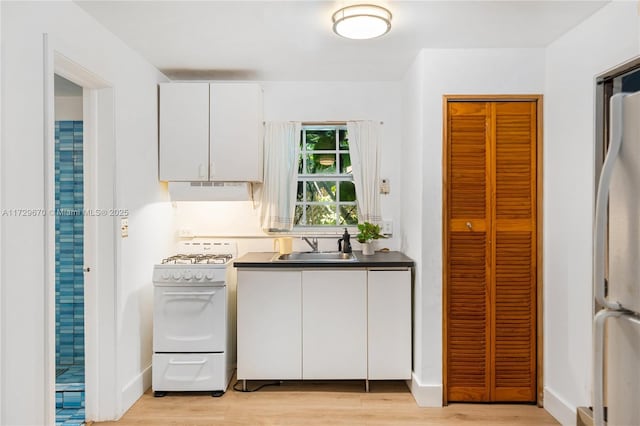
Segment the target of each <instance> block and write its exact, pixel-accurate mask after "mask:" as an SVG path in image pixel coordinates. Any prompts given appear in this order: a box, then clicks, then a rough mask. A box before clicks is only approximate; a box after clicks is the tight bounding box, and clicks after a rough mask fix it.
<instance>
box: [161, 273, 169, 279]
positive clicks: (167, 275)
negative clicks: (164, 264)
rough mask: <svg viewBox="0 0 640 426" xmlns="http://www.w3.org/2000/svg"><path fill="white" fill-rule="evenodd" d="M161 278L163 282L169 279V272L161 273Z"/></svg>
mask: <svg viewBox="0 0 640 426" xmlns="http://www.w3.org/2000/svg"><path fill="white" fill-rule="evenodd" d="M161 277H162V279H163V280H168V279H169V272H167V271H164V272H163V273H162V275H161Z"/></svg>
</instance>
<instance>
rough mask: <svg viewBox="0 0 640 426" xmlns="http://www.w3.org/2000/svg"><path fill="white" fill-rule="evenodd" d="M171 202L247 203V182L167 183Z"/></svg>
mask: <svg viewBox="0 0 640 426" xmlns="http://www.w3.org/2000/svg"><path fill="white" fill-rule="evenodd" d="M168 184H169V196H170V198H171V201H248V200H251V199H252V196H251V195H252V194H251V192H252V185H251V183H249V182H210V181H205V182H168Z"/></svg>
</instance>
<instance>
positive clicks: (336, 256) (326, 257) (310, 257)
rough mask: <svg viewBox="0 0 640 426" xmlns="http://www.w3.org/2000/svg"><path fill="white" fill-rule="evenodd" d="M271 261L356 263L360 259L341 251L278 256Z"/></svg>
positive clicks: (307, 252) (295, 253) (294, 253)
mask: <svg viewBox="0 0 640 426" xmlns="http://www.w3.org/2000/svg"><path fill="white" fill-rule="evenodd" d="M271 260H272V261H273V262H356V261H357V260H358V258H357V257H355V256H354V255H353V253H342V252H339V251H306V252H293V253H289V254H276V255H275V256H273V259H271Z"/></svg>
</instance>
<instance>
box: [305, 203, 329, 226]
mask: <svg viewBox="0 0 640 426" xmlns="http://www.w3.org/2000/svg"><path fill="white" fill-rule="evenodd" d="M335 224H336V207H335V206H307V225H335Z"/></svg>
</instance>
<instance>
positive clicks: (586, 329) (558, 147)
mask: <svg viewBox="0 0 640 426" xmlns="http://www.w3.org/2000/svg"><path fill="white" fill-rule="evenodd" d="M638 29H639V25H638V13H637V4H636V2H613V3H611V4H609V5H608V6H606V7H605V8H603V9H602V10H600V11H599V12H598V13H596V14H595V15H594V16H592V17H591V18H589V19H588V20H586V21H585V22H583V23H582V24H581V25H579V26H578V27H576V28H574V29H573V30H571V31H569V32H568V33H567V34H565V35H564V36H563V37H561V38H560V39H558V40H557V41H555V42H554V43H552V44H551V45H550V46H549V47H548V48H547V51H546V63H547V65H546V84H545V86H546V87H545V104H544V107H545V114H544V119H545V121H544V123H545V143H544V277H543V279H544V290H545V294H544V336H545V342H544V352H545V353H544V361H545V366H544V377H545V396H544V399H545V407H546V408H547V410H549V411H550V412H551V414H552V415H554V416H555V417H556V418H557V419H558V420H560V421H561V422H562V423H563V424H568V423H573V422H575V410H576V407H578V406H589V405H591V394H590V393H591V390H590V389H591V376H592V374H591V351H592V350H591V344H592V338H591V330H592V327H591V317H592V309H593V307H592V274H591V268H592V261H591V249H592V244H591V231H592V223H593V222H592V216H593V208H594V191H595V189H594V161H595V160H594V130H595V121H594V116H595V107H594V99H595V91H594V88H595V76H596V75H598V74H601V73H602V72H604V71H605V70H607V69H608V68H611V67H613V66H615V65H617V64H619V63H621V62H623V61H625V60H627V59H630V58H631V57H633V56H634V55H637V54H639V53H640V51H639V47H638V46H639V44H638Z"/></svg>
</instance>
